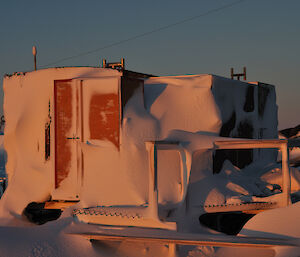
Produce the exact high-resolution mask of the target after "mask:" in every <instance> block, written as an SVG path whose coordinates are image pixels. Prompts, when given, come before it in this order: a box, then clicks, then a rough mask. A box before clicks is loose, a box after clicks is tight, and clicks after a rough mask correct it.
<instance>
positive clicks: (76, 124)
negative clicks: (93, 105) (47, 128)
mask: <svg viewBox="0 0 300 257" xmlns="http://www.w3.org/2000/svg"><path fill="white" fill-rule="evenodd" d="M76 82H77V81H72V80H57V81H55V83H54V106H55V107H54V108H55V190H54V192H53V195H52V198H53V199H56V200H75V199H78V198H79V172H80V161H81V154H80V146H79V143H80V137H81V123H80V115H79V114H80V108H79V107H80V97H79V92H80V91H79V85H77V84H78V82H77V83H76Z"/></svg>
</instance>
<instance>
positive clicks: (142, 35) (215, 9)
mask: <svg viewBox="0 0 300 257" xmlns="http://www.w3.org/2000/svg"><path fill="white" fill-rule="evenodd" d="M245 1H247V0H238V1H235V2H232V3H230V4H226V5H222V6H220V7H218V8H214V9H211V10H209V11H206V12H204V13H201V14H199V15H196V16H193V17H190V18H187V19H184V20H181V21H178V22H175V23H171V24H168V25H165V26H162V27H160V28H157V29H154V30H150V31H147V32H144V33H141V34H138V35H135V36H133V37H129V38H127V39H123V40H120V41H117V42H114V43H111V44H108V45H105V46H102V47H99V48H96V49H93V50H90V51H87V52H82V53H80V54H77V55H73V56H69V57H65V58H62V59H59V60H57V61H55V62H51V63H48V64H46V65H42V66H40V67H41V68H44V67H47V66H50V65H54V64H57V63H60V62H63V61H67V60H70V59H74V58H78V57H81V56H85V55H89V54H92V53H95V52H99V51H101V50H104V49H107V48H110V47H113V46H117V45H120V44H123V43H126V42H128V41H132V40H135V39H138V38H141V37H145V36H148V35H151V34H153V33H156V32H159V31H162V30H166V29H168V28H171V27H175V26H177V25H180V24H183V23H186V22H189V21H192V20H196V19H198V18H201V17H204V16H207V15H209V14H212V13H215V12H219V11H222V10H224V9H227V8H230V7H232V6H234V5H237V4H240V3H242V2H245Z"/></svg>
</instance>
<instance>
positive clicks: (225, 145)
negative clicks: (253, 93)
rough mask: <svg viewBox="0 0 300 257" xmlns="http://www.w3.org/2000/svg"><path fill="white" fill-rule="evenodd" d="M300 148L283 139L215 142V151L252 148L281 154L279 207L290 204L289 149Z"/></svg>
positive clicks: (298, 143)
mask: <svg viewBox="0 0 300 257" xmlns="http://www.w3.org/2000/svg"><path fill="white" fill-rule="evenodd" d="M297 145H298V146H300V140H299V141H292V140H283V139H265V140H262V139H260V140H255V139H248V140H230V141H215V142H214V146H215V149H252V148H274V149H279V150H280V151H281V154H282V160H281V162H282V202H281V204H280V205H281V206H287V205H289V204H290V203H291V199H290V194H291V176H290V169H289V149H288V148H289V147H294V146H297Z"/></svg>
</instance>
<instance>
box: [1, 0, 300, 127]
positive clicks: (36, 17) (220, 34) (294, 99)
mask: <svg viewBox="0 0 300 257" xmlns="http://www.w3.org/2000/svg"><path fill="white" fill-rule="evenodd" d="M232 2H236V1H234V0H197V1H196V0H187V1H183V0H172V1H171V0H164V1H162V0H160V1H155V0H152V1H145V0H127V1H124V0H123V1H120V0H114V1H100V0H98V1H96V0H95V1H92V0H85V1H78V0H65V1H63V0H60V1H57V0H52V1H37V0H36V1H33V0H26V1H21V0H19V1H16V0H15V1H14V0H10V1H1V3H0V10H1V15H0V34H1V39H0V46H1V47H0V76H1V78H2V77H3V75H4V74H5V73H13V72H15V71H28V70H31V69H32V68H33V58H32V53H31V49H32V45H36V46H37V48H38V67H39V66H41V65H47V64H49V63H52V62H55V61H57V60H59V59H61V58H64V57H68V56H73V55H77V54H80V53H82V52H86V51H89V50H93V49H96V48H99V47H102V46H105V45H108V44H111V43H114V42H117V41H120V40H123V39H126V38H129V37H133V36H135V35H138V34H141V33H144V32H147V31H151V30H153V29H157V28H159V27H162V26H165V25H168V24H171V23H175V22H177V21H180V20H184V19H186V18H189V17H193V16H196V15H200V14H202V13H205V12H207V11H209V10H212V9H214V8H218V7H220V6H223V5H226V4H229V3H232ZM299 11H300V1H299V0H286V1H283V0H244V1H242V2H240V3H238V4H236V5H234V6H232V7H230V8H227V9H223V10H221V11H218V12H214V13H211V14H209V15H206V16H204V17H201V18H199V19H195V20H192V21H189V22H186V23H182V24H179V25H177V26H174V27H171V28H169V29H167V30H162V31H159V32H157V33H153V34H151V35H148V36H145V37H142V38H138V39H135V40H133V41H129V42H126V43H123V44H120V45H117V46H114V47H111V48H107V49H104V50H102V51H99V52H95V53H93V54H89V55H86V56H81V57H80V58H74V59H69V60H67V61H64V62H60V63H57V64H55V65H54V66H72V65H75V66H85V65H88V66H97V65H100V62H101V60H102V59H103V58H106V59H108V60H109V61H117V60H119V59H120V58H121V57H125V60H126V68H127V69H130V70H134V71H140V72H145V73H152V74H155V75H176V74H200V73H211V74H217V75H221V76H225V77H229V75H230V68H231V67H234V68H235V70H236V71H239V70H240V71H241V70H242V67H243V66H247V71H248V80H249V81H262V82H266V83H270V84H274V85H275V86H276V90H277V104H278V106H279V128H286V127H291V126H295V125H298V124H299V123H300V118H299V115H298V111H300V100H299V99H300V85H299V84H300V82H299V79H298V72H299V67H300V33H299V31H300V16H299ZM1 84H2V83H1ZM1 94H2V93H1Z"/></svg>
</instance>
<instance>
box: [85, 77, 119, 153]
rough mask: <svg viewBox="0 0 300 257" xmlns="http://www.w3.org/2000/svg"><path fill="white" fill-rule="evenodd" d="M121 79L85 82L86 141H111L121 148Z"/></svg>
mask: <svg viewBox="0 0 300 257" xmlns="http://www.w3.org/2000/svg"><path fill="white" fill-rule="evenodd" d="M119 81H120V79H119V78H110V77H109V78H101V79H100V78H99V79H89V80H84V81H83V82H82V83H83V86H82V94H83V121H84V125H83V126H84V141H85V142H86V141H88V142H94V143H95V142H97V140H99V141H109V142H111V143H112V144H113V145H115V146H116V147H117V148H118V149H119V146H120V105H119Z"/></svg>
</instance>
